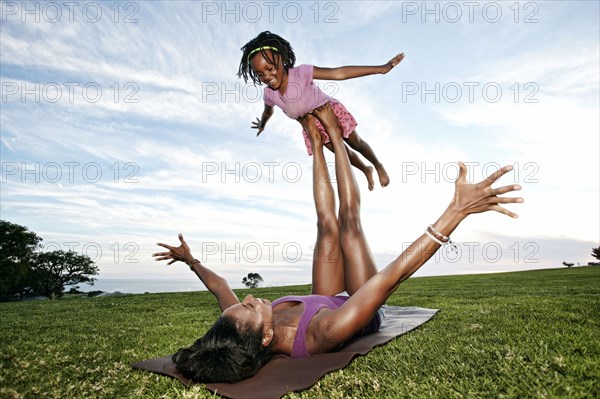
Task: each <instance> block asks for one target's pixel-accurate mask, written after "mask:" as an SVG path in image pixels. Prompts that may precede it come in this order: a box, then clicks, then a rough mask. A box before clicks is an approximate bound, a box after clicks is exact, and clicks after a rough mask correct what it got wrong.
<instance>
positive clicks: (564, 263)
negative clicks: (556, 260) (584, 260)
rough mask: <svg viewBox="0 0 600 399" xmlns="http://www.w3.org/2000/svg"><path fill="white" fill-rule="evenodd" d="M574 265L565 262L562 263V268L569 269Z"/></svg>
mask: <svg viewBox="0 0 600 399" xmlns="http://www.w3.org/2000/svg"><path fill="white" fill-rule="evenodd" d="M573 265H574V263H567V262H563V266H566V267H568V268H569V269H570V268H571V266H573Z"/></svg>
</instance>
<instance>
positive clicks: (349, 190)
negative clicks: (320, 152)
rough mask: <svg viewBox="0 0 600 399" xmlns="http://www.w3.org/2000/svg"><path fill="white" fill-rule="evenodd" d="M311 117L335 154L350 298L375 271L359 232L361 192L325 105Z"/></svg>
mask: <svg viewBox="0 0 600 399" xmlns="http://www.w3.org/2000/svg"><path fill="white" fill-rule="evenodd" d="M313 115H315V116H316V117H317V118H319V120H320V121H321V123H322V124H323V126H324V127H325V129H326V130H327V132H328V134H329V137H330V139H331V144H332V146H333V149H334V153H335V171H336V177H337V187H338V196H339V199H340V209H339V225H340V233H339V235H340V244H341V247H342V254H343V258H344V278H345V281H346V291H348V293H349V294H350V295H352V294H354V293H355V292H356V291H357V290H358V289H359V288H360V287H361V286H362V285H363V284H364V283H366V282H367V281H368V280H369V279H370V278H371V277H372V276H374V275H375V274H377V268H376V267H375V261H374V259H373V255H372V254H371V250H370V248H369V244H368V243H367V240H366V238H365V235H364V232H363V229H362V224H361V221H360V191H359V189H358V186H357V184H356V180H355V179H354V174H353V173H352V169H351V167H350V161H349V159H348V155H347V153H346V151H345V150H344V147H345V145H344V141H343V139H342V129H341V128H340V126H339V123H338V120H337V118H336V117H335V114H334V113H333V110H332V109H331V107H330V106H329V105H328V104H326V105H325V106H323V107H321V108H318V109H317V110H315V111H313Z"/></svg>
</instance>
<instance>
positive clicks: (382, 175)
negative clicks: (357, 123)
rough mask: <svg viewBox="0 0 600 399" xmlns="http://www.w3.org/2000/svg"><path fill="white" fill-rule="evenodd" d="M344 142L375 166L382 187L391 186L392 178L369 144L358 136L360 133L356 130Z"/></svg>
mask: <svg viewBox="0 0 600 399" xmlns="http://www.w3.org/2000/svg"><path fill="white" fill-rule="evenodd" d="M344 140H345V141H346V143H348V145H349V146H350V147H352V149H353V150H355V151H358V152H360V153H361V154H362V156H363V157H365V158H367V159H368V160H369V162H371V163H372V164H373V166H375V170H376V171H377V174H378V175H379V183H380V184H381V187H386V186H387V185H388V184H390V177H389V176H388V174H387V172H386V171H385V168H384V167H383V164H382V163H381V162H379V159H377V155H375V152H374V151H373V149H372V148H371V146H370V145H369V143H367V142H366V141H364V140H363V139H362V138H361V137H360V136H359V135H358V133H356V130H355V131H353V132H352V133H351V134H350V136H348V138H347V139H344Z"/></svg>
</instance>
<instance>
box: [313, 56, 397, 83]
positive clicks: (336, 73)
mask: <svg viewBox="0 0 600 399" xmlns="http://www.w3.org/2000/svg"><path fill="white" fill-rule="evenodd" d="M403 59H404V53H400V54H398V55H396V56H395V57H394V58H392V59H391V60H389V61H388V62H386V63H385V64H383V65H375V66H341V67H337V68H322V67H318V66H315V67H314V68H313V79H323V80H346V79H352V78H359V77H361V76H368V75H375V74H386V73H388V72H389V71H391V70H392V68H394V67H395V66H396V65H398V64H399V63H400V62H401V61H402V60H403Z"/></svg>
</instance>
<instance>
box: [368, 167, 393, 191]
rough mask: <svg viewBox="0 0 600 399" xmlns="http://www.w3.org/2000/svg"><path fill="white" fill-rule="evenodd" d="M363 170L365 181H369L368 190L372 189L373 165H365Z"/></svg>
mask: <svg viewBox="0 0 600 399" xmlns="http://www.w3.org/2000/svg"><path fill="white" fill-rule="evenodd" d="M363 172H364V173H365V177H366V178H367V183H369V191H373V189H374V188H375V181H374V180H373V167H372V166H367V168H366V170H364V171H363ZM388 180H389V179H388Z"/></svg>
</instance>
